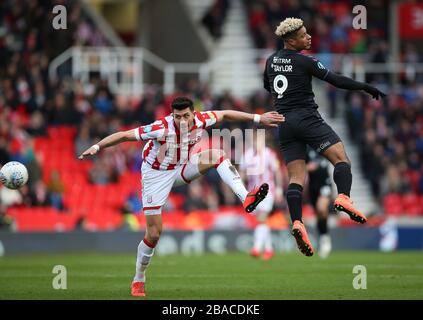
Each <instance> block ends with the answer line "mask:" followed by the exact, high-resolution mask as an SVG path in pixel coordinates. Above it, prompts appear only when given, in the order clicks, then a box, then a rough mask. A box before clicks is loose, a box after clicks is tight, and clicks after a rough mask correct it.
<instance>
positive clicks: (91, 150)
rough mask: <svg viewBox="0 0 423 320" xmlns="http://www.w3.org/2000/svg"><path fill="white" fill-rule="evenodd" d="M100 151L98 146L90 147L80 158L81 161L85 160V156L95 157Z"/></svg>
mask: <svg viewBox="0 0 423 320" xmlns="http://www.w3.org/2000/svg"><path fill="white" fill-rule="evenodd" d="M99 150H100V149H99V148H98V147H96V145H93V146H91V147H89V148H88V149H87V150H85V151H84V152H83V153H82V154H81V155H80V156H79V157H78V159H79V160H82V159H84V157H85V156H93V155H95V154H96V153H97V152H98V151H99Z"/></svg>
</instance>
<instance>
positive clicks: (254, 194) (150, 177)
mask: <svg viewBox="0 0 423 320" xmlns="http://www.w3.org/2000/svg"><path fill="white" fill-rule="evenodd" d="M172 111H173V112H172V113H171V114H170V115H168V116H166V117H164V118H162V119H158V120H156V121H155V122H154V123H152V124H150V125H146V126H141V127H139V128H135V129H130V130H127V131H119V132H116V133H113V134H111V135H109V136H107V137H105V138H104V139H102V140H101V141H99V142H98V143H97V144H95V145H93V146H91V147H90V148H88V149H87V150H85V151H84V152H83V153H82V154H81V155H80V157H79V158H80V159H83V158H84V157H85V156H89V155H95V154H96V153H98V152H99V151H100V150H103V149H105V148H107V147H111V146H114V145H117V144H119V143H121V142H125V141H141V140H149V142H148V143H147V144H146V145H145V146H144V150H143V159H144V160H143V163H142V166H141V179H142V180H141V183H142V202H143V205H144V208H143V209H144V214H145V217H146V223H147V226H146V233H145V237H144V239H143V240H142V241H141V242H140V244H139V245H138V254H137V262H136V272H135V277H134V280H133V282H132V290H131V294H132V295H133V296H145V280H146V277H145V271H146V269H147V267H148V265H149V264H150V261H151V258H152V257H153V255H154V248H155V247H156V245H157V243H158V241H159V239H160V235H161V233H162V224H163V222H162V215H161V213H162V207H163V206H164V204H165V203H166V201H167V199H168V197H169V193H170V191H171V189H172V188H173V186H178V185H183V184H189V183H190V182H191V181H192V180H195V179H197V178H199V177H200V176H202V175H203V174H205V173H206V172H207V171H209V170H210V169H213V168H215V169H216V170H217V172H218V174H219V176H220V177H221V179H222V180H223V181H224V182H225V183H226V184H227V185H228V186H229V187H230V188H231V189H232V191H233V192H234V193H235V194H236V195H237V196H238V198H239V199H240V200H241V202H242V203H243V206H244V209H245V211H247V212H252V211H254V209H255V208H256V206H257V205H258V204H259V203H260V202H261V201H262V200H263V199H264V198H265V197H266V195H267V192H268V188H269V187H268V185H267V184H266V183H263V184H260V185H257V186H256V187H255V188H254V190H252V191H251V192H248V191H247V190H246V189H245V187H244V184H243V183H242V179H241V177H240V176H239V174H238V171H237V170H236V169H235V167H234V166H233V165H232V163H231V162H230V160H229V159H226V157H225V155H224V153H223V151H222V150H217V149H209V150H205V151H202V152H197V153H196V152H195V151H194V150H195V149H193V147H194V145H195V144H197V143H198V142H199V141H200V140H201V137H202V135H203V130H204V129H206V128H207V127H210V126H213V125H214V124H216V123H217V122H219V121H223V120H228V121H231V120H232V121H244V122H248V121H254V122H255V123H257V124H258V123H261V124H264V125H267V126H271V127H275V126H277V124H278V123H279V122H281V121H283V116H281V115H279V114H277V113H276V112H268V113H266V114H263V115H261V116H260V115H254V114H250V113H246V112H240V111H233V110H222V111H208V112H196V111H194V105H193V102H192V100H190V99H188V98H186V97H177V98H175V99H174V100H173V102H172ZM191 150H193V151H194V152H191Z"/></svg>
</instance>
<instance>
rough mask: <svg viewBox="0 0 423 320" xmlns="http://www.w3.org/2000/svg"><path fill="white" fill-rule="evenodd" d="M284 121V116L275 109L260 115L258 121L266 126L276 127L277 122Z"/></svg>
mask: <svg viewBox="0 0 423 320" xmlns="http://www.w3.org/2000/svg"><path fill="white" fill-rule="evenodd" d="M284 121H285V117H284V116H283V115H282V114H279V113H277V112H276V111H270V112H266V113H263V114H262V115H260V123H261V124H263V125H265V126H268V127H277V126H278V124H279V123H281V122H284Z"/></svg>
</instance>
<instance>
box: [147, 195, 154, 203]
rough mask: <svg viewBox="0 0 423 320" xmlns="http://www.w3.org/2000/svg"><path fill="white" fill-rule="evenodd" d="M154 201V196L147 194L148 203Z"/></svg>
mask: <svg viewBox="0 0 423 320" xmlns="http://www.w3.org/2000/svg"><path fill="white" fill-rule="evenodd" d="M152 202H153V196H152V195H149V196H147V203H152Z"/></svg>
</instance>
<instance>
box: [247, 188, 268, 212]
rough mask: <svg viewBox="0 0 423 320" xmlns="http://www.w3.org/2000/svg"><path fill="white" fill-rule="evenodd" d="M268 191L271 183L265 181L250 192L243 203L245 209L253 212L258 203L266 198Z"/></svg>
mask: <svg viewBox="0 0 423 320" xmlns="http://www.w3.org/2000/svg"><path fill="white" fill-rule="evenodd" d="M268 191H269V185H268V184H267V183H263V184H262V185H261V186H259V187H256V188H254V189H253V191H251V192H249V193H248V194H247V196H246V197H245V200H244V203H243V206H244V209H245V211H247V212H248V213H251V212H253V211H254V209H255V208H256V207H257V206H258V204H259V203H260V202H262V201H263V199H264V198H266V196H267V192H268Z"/></svg>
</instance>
